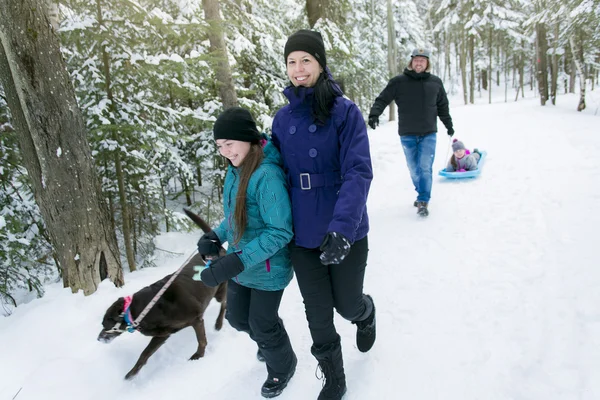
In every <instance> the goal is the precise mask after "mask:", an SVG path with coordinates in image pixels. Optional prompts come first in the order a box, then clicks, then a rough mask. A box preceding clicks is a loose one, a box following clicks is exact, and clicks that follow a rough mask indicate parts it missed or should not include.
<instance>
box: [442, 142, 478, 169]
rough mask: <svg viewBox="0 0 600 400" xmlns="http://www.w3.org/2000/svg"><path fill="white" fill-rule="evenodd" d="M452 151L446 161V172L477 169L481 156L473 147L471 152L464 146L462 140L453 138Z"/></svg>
mask: <svg viewBox="0 0 600 400" xmlns="http://www.w3.org/2000/svg"><path fill="white" fill-rule="evenodd" d="M452 151H453V152H454V154H452V157H450V161H448V166H447V167H446V171H447V172H466V171H475V170H476V169H477V164H478V163H479V159H480V158H481V153H480V152H479V150H477V149H474V150H473V153H471V152H469V150H467V149H466V148H465V145H464V144H463V142H461V141H460V140H457V139H454V140H453V141H452Z"/></svg>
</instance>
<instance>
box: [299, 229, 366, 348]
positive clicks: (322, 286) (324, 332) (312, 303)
mask: <svg viewBox="0 0 600 400" xmlns="http://www.w3.org/2000/svg"><path fill="white" fill-rule="evenodd" d="M289 249H290V255H291V258H292V264H293V266H294V272H295V273H296V279H297V280H298V286H299V287H300V292H301V293H302V297H303V298H304V307H305V309H306V319H307V320H308V327H309V329H310V334H311V336H312V339H313V344H314V345H315V346H323V345H326V344H329V343H333V342H336V341H337V340H338V338H339V336H338V334H337V332H336V330H335V326H334V325H333V309H334V307H335V309H336V310H337V312H338V313H339V314H340V315H341V316H342V317H344V318H345V319H347V320H349V321H362V320H364V319H366V318H367V317H368V316H369V315H370V314H371V311H372V310H373V303H372V302H371V301H370V300H369V298H368V297H366V296H364V295H363V282H364V278H365V268H366V266H367V253H368V251H369V242H368V240H367V237H365V238H363V239H361V240H358V241H356V242H355V243H354V244H353V245H352V248H351V249H350V253H349V254H348V255H347V256H346V258H345V259H344V261H342V262H341V263H340V264H337V265H323V264H321V260H320V259H319V256H320V255H321V251H320V250H319V249H318V248H317V249H307V248H305V247H299V246H296V244H295V243H294V242H293V241H292V242H291V243H290V245H289Z"/></svg>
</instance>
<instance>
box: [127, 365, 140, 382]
mask: <svg viewBox="0 0 600 400" xmlns="http://www.w3.org/2000/svg"><path fill="white" fill-rule="evenodd" d="M138 372H139V370H137V369H136V368H134V369H132V370H131V371H129V372H128V373H127V375H125V379H127V380H128V381H130V380H132V379H133V378H135V376H136V375H137V373H138Z"/></svg>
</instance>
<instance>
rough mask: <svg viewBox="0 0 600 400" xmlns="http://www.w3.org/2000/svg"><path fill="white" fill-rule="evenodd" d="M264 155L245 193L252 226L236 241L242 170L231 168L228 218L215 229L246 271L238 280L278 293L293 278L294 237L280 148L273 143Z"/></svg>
mask: <svg viewBox="0 0 600 400" xmlns="http://www.w3.org/2000/svg"><path fill="white" fill-rule="evenodd" d="M263 151H264V159H263V161H262V163H261V164H260V166H259V167H258V168H257V170H256V171H254V173H253V174H252V176H251V177H250V182H249V183H248V190H247V191H246V210H247V213H248V219H247V221H248V222H247V225H246V229H245V231H244V235H243V236H242V238H241V240H240V241H239V243H235V237H236V231H235V226H234V225H235V222H234V217H233V215H234V211H235V202H236V196H237V192H238V187H239V183H240V179H239V178H240V176H239V171H238V169H237V168H235V167H233V166H231V165H230V166H229V168H228V169H227V175H226V176H225V186H224V188H223V208H224V214H225V218H224V219H223V221H222V222H221V224H220V225H219V226H218V227H217V228H215V229H214V231H215V233H216V234H217V236H218V237H219V240H220V241H221V243H225V242H227V243H229V246H228V248H227V253H228V254H229V253H237V255H238V256H239V257H240V260H241V261H242V263H243V264H244V270H243V271H242V272H241V273H240V274H239V275H238V276H236V277H235V278H233V279H234V280H235V281H236V282H237V283H239V284H240V285H242V286H246V287H249V288H252V289H259V290H267V291H275V290H281V289H283V288H285V287H286V286H287V285H288V283H289V282H290V281H291V280H292V276H293V272H292V264H291V261H290V256H289V251H288V249H287V244H288V243H289V242H290V240H291V239H292V237H293V232H292V210H291V206H290V198H289V195H288V188H287V183H286V179H285V175H284V173H283V170H282V169H281V165H282V160H281V155H280V154H279V151H277V149H276V148H275V147H274V146H273V144H272V143H271V141H268V142H267V143H266V145H265V146H264V148H263Z"/></svg>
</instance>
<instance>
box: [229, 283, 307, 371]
mask: <svg viewBox="0 0 600 400" xmlns="http://www.w3.org/2000/svg"><path fill="white" fill-rule="evenodd" d="M282 296H283V290H278V291H275V292H268V291H266V290H258V289H250V288H247V287H245V286H242V285H239V284H237V283H235V282H234V281H233V280H230V281H229V283H228V285H227V313H226V314H225V318H227V321H229V323H230V324H231V326H232V327H233V328H235V329H237V330H238V331H242V332H246V333H248V334H249V335H250V337H251V338H252V340H254V341H255V342H256V344H257V345H258V347H259V348H260V351H261V353H262V355H263V356H264V357H265V362H266V364H267V371H268V372H269V376H270V377H274V378H283V377H285V376H287V375H288V373H289V372H290V370H291V368H292V364H293V359H294V357H295V355H294V351H293V350H292V344H291V343H290V338H289V337H288V334H287V332H286V330H285V327H284V326H283V322H282V321H281V318H279V314H278V310H279V304H280V303H281V297H282Z"/></svg>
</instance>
